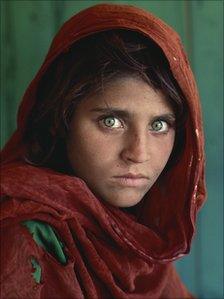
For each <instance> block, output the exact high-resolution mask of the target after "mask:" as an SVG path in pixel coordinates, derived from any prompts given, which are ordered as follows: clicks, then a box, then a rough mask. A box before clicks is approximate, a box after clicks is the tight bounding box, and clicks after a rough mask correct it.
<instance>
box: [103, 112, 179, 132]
mask: <svg viewBox="0 0 224 299" xmlns="http://www.w3.org/2000/svg"><path fill="white" fill-rule="evenodd" d="M107 118H113V119H118V120H119V122H120V123H121V124H123V121H122V120H120V118H118V117H116V116H114V115H102V116H100V117H99V118H98V121H99V122H100V123H101V122H104V121H105V120H106V119H107ZM155 122H165V123H166V124H167V126H168V129H167V130H165V131H155V130H153V128H152V129H150V131H153V132H154V133H155V134H166V133H167V132H168V131H169V129H170V128H173V127H175V121H172V120H170V119H167V118H164V117H160V118H157V119H155V120H154V121H153V123H155ZM153 123H152V124H153ZM103 126H104V128H105V129H108V130H116V129H120V128H124V125H122V126H121V127H119V128H114V127H109V126H106V125H105V124H103ZM151 127H152V125H151Z"/></svg>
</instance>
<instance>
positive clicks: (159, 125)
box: [152, 120, 168, 132]
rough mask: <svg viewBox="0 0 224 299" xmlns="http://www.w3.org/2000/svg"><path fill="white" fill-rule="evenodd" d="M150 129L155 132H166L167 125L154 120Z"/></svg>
mask: <svg viewBox="0 0 224 299" xmlns="http://www.w3.org/2000/svg"><path fill="white" fill-rule="evenodd" d="M152 129H153V131H156V132H164V131H167V130H168V124H167V122H165V121H162V120H156V121H154V122H153V124H152Z"/></svg>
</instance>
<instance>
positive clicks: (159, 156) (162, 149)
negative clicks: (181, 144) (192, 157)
mask: <svg viewBox="0 0 224 299" xmlns="http://www.w3.org/2000/svg"><path fill="white" fill-rule="evenodd" d="M174 139H175V133H172V134H170V135H168V136H166V137H165V138H164V139H163V140H159V141H158V142H156V143H155V147H154V152H153V161H154V165H155V167H156V169H157V170H158V171H161V170H162V169H163V168H164V167H165V166H166V163H167V161H168V160H169V157H170V155H171V152H172V150H173V146H174Z"/></svg>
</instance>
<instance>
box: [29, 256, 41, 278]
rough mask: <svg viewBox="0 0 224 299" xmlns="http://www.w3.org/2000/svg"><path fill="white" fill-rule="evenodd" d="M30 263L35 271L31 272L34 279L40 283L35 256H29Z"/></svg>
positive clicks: (39, 268)
mask: <svg viewBox="0 0 224 299" xmlns="http://www.w3.org/2000/svg"><path fill="white" fill-rule="evenodd" d="M31 264H32V266H33V268H34V269H35V271H34V272H33V273H32V275H33V278H34V280H35V281H36V283H40V280H41V267H40V265H39V263H38V262H37V260H36V259H35V258H31Z"/></svg>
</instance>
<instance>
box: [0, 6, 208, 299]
mask: <svg viewBox="0 0 224 299" xmlns="http://www.w3.org/2000/svg"><path fill="white" fill-rule="evenodd" d="M113 28H120V29H129V30H134V31H137V32H139V33H141V34H143V35H145V36H148V37H150V38H151V39H153V40H154V41H155V42H156V43H157V44H158V45H159V46H160V47H161V48H162V50H163V52H164V54H165V55H166V57H167V59H168V61H169V64H170V68H171V71H172V73H173V75H174V77H175V79H176V80H177V82H178V83H179V85H180V87H181V89H182V91H183V93H184V95H185V97H186V100H187V102H188V106H189V110H190V113H189V116H188V119H187V122H186V145H185V148H184V152H183V155H182V156H181V160H180V161H179V162H178V164H177V165H175V166H174V167H173V168H172V170H171V171H169V173H168V175H166V176H165V177H164V179H163V183H162V184H159V182H156V183H155V184H154V186H153V187H152V188H151V189H150V191H149V192H148V194H147V195H146V196H145V199H144V201H142V202H141V204H140V205H139V211H138V214H139V217H138V219H136V218H135V217H134V216H132V215H130V214H128V213H127V212H125V211H124V210H121V209H118V208H116V207H112V206H110V205H109V204H107V203H105V202H103V201H101V200H99V199H97V198H96V197H95V196H94V195H93V194H92V192H91V191H90V190H89V189H88V187H87V185H86V184H85V183H84V182H83V181H82V180H81V179H79V178H76V177H72V176H68V175H65V174H61V173H57V172H55V171H52V170H49V169H45V168H38V167H33V166H29V165H27V164H26V163H25V162H23V159H22V157H23V154H24V145H23V144H22V140H21V136H22V133H23V130H24V126H25V120H26V118H27V115H28V113H29V111H30V110H31V108H32V106H33V104H34V102H35V99H36V89H37V85H38V82H39V80H40V78H41V77H42V76H43V74H44V72H45V71H46V70H47V68H48V67H49V65H50V64H51V63H52V62H53V61H54V60H55V58H56V57H58V56H59V55H60V54H61V53H63V52H66V51H69V48H70V46H71V45H72V44H73V43H74V42H76V41H77V40H79V39H80V38H82V37H85V36H87V35H90V34H92V33H96V32H99V31H103V30H108V29H113ZM1 184H2V190H1V193H2V200H1V202H2V208H1V232H3V233H2V250H1V251H2V255H1V259H2V269H3V271H4V275H3V277H4V281H3V283H4V284H3V287H2V294H1V295H2V298H7V299H8V298H23V299H25V298H65V299H67V298H77V299H79V298H89V299H95V298H118V299H120V298H126V299H141V298H142V299H143V298H144V299H150V298H152V299H155V298H172V299H173V298H191V296H190V294H189V293H188V291H187V290H186V288H185V287H184V286H183V284H182V283H181V281H180V279H179V277H178V276H177V274H176V272H175V270H174V268H173V266H172V263H171V262H172V261H174V260H176V259H177V258H179V257H181V256H183V255H185V254H187V253H188V252H189V250H190V244H191V241H192V237H193V235H194V232H195V221H196V214H197V212H198V210H199V208H200V207H201V205H202V203H203V202H204V198H205V186H204V140H203V132H202V121H201V109H200V103H199V96H198V91H197V87H196V84H195V80H194V77H193V74H192V72H191V69H190V66H189V63H188V60H187V58H186V55H185V53H184V51H183V48H182V45H181V42H180V38H179V37H178V35H177V33H176V32H174V31H173V30H172V29H171V28H170V27H169V26H167V25H166V24H165V23H163V22H162V21H161V20H159V19H158V18H156V17H155V16H153V15H152V14H150V13H148V12H146V11H144V10H142V9H139V8H136V7H133V6H127V5H114V4H100V5H96V6H93V7H90V8H88V9H86V10H84V11H82V12H80V13H78V14H77V15H75V16H73V17H72V18H71V19H70V20H69V21H67V22H66V23H65V24H64V25H63V26H62V28H61V29H60V31H59V32H58V34H57V35H56V37H55V38H54V40H53V42H52V45H51V47H50V50H49V52H48V55H47V57H46V59H45V61H44V63H43V65H42V67H41V68H40V70H39V72H38V73H37V75H36V77H35V78H34V80H33V81H32V82H31V84H30V86H29V87H28V89H27V91H26V93H25V95H24V98H23V101H22V104H21V106H20V109H19V115H18V126H17V130H16V132H15V133H14V135H13V136H12V137H11V139H10V140H9V142H8V143H7V145H6V146H5V148H4V149H3V151H2V180H1ZM27 219H38V220H42V221H45V222H47V223H49V224H50V225H52V226H53V227H54V228H55V229H56V231H57V233H58V234H59V236H60V237H61V239H62V240H63V242H64V244H65V246H66V247H65V250H66V254H67V255H68V257H69V262H68V264H67V265H65V266H63V265H61V264H60V263H58V262H57V261H56V260H55V259H54V258H53V257H52V256H51V255H50V254H49V253H47V252H46V251H44V250H43V249H42V248H41V247H39V246H38V245H37V244H36V243H35V242H34V241H33V239H32V235H30V234H29V233H28V231H27V230H26V229H25V228H24V227H22V226H21V221H22V220H27ZM32 256H33V257H35V258H36V259H37V260H38V261H39V263H40V265H41V269H42V280H41V283H40V284H36V283H35V281H34V279H33V277H32V276H31V274H30V273H31V272H32V267H31V264H30V263H28V262H27V261H28V259H30V257H32Z"/></svg>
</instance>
